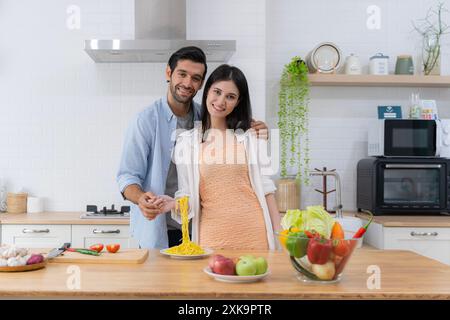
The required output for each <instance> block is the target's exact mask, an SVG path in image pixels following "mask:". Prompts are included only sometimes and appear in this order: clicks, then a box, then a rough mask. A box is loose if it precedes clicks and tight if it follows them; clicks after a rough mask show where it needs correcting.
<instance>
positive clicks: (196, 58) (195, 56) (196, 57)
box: [167, 46, 208, 79]
mask: <svg viewBox="0 0 450 320" xmlns="http://www.w3.org/2000/svg"><path fill="white" fill-rule="evenodd" d="M179 60H191V61H193V62H198V63H202V64H203V65H204V66H205V73H204V74H203V79H204V78H205V76H206V71H207V69H208V66H207V65H206V55H205V53H204V52H203V50H202V49H200V48H198V47H194V46H192V47H184V48H181V49H179V50H178V51H176V52H174V53H173V54H172V55H171V56H170V58H169V62H168V63H167V64H168V65H169V68H170V70H171V71H172V72H173V70H175V68H176V67H177V64H178V61H179Z"/></svg>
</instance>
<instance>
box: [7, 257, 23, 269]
mask: <svg viewBox="0 0 450 320" xmlns="http://www.w3.org/2000/svg"><path fill="white" fill-rule="evenodd" d="M21 260H22V259H21V258H16V257H13V258H9V259H8V266H9V267H19V266H23V264H21V263H22V261H21Z"/></svg>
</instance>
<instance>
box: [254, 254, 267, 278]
mask: <svg viewBox="0 0 450 320" xmlns="http://www.w3.org/2000/svg"><path fill="white" fill-rule="evenodd" d="M254 263H255V265H256V274H264V273H266V272H267V268H268V267H269V266H268V264H267V260H266V259H264V257H259V258H256V259H255V260H254Z"/></svg>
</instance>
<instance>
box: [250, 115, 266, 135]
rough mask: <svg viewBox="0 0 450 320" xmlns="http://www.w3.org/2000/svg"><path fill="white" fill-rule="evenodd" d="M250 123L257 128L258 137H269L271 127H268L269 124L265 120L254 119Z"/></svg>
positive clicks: (253, 127)
mask: <svg viewBox="0 0 450 320" xmlns="http://www.w3.org/2000/svg"><path fill="white" fill-rule="evenodd" d="M250 125H251V128H252V129H254V130H256V133H257V135H258V138H261V139H266V140H268V139H269V128H267V125H266V124H265V123H264V122H262V121H256V120H255V119H252V121H251V122H250Z"/></svg>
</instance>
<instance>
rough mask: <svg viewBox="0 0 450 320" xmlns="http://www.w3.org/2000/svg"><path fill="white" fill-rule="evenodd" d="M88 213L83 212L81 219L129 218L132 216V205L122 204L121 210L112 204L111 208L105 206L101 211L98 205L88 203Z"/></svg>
mask: <svg viewBox="0 0 450 320" xmlns="http://www.w3.org/2000/svg"><path fill="white" fill-rule="evenodd" d="M86 211H87V213H83V214H82V215H81V216H80V218H81V219H129V218H130V207H129V206H122V207H121V208H120V211H117V210H116V209H114V205H112V206H111V209H107V208H106V207H103V209H101V210H100V211H99V210H98V209H97V206H93V205H88V206H87V207H86Z"/></svg>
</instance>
